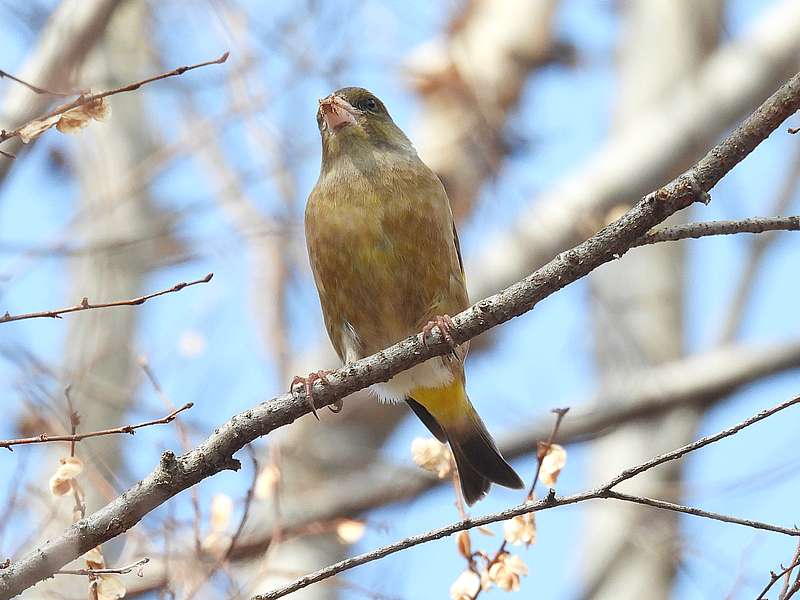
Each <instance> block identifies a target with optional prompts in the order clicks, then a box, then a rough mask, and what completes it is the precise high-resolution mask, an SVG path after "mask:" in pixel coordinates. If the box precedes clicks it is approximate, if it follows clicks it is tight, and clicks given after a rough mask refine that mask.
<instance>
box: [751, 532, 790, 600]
mask: <svg viewBox="0 0 800 600" xmlns="http://www.w3.org/2000/svg"><path fill="white" fill-rule="evenodd" d="M798 548H800V545H798ZM798 565H800V556H798V555H797V554H795V557H794V560H793V561H792V562H791V564H790V565H789V566H788V567H786V568H785V569H783V570H782V571H780V572H779V573H775V572H772V573H770V577H769V583H767V585H765V586H764V589H763V590H761V593H760V594H759V595H758V596H757V597H756V600H764V599H765V598H766V597H767V592H768V591H769V590H770V588H771V587H772V586H773V585H775V582H777V581H778V580H779V579H780V578H781V577H783V576H784V575H785V576H786V583H785V584H784V586H783V589H782V590H781V593H780V594H779V595H778V598H785V597H786V592H787V590H788V588H789V583H790V580H791V577H790V575H791V573H792V571H793V570H794V568H795V567H797V566H798Z"/></svg>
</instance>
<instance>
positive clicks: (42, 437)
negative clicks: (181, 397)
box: [0, 402, 194, 452]
mask: <svg viewBox="0 0 800 600" xmlns="http://www.w3.org/2000/svg"><path fill="white" fill-rule="evenodd" d="M192 406H194V403H193V402H187V403H186V404H184V405H183V406H181V407H180V408H178V409H176V410H174V411H172V412H171V413H169V414H168V415H167V416H166V417H162V418H160V419H154V420H152V421H145V422H144V423H137V424H136V425H123V426H122V427H115V428H113V429H101V430H99V431H90V432H87V433H72V434H71V435H50V434H48V433H40V434H39V435H36V436H33V437H27V438H17V439H14V440H0V448H7V449H8V450H11V451H12V452H13V448H12V446H21V445H23V444H48V443H51V442H70V444H71V445H72V447H73V448H74V444H75V442H80V441H81V440H85V439H87V438H93V437H100V436H103V435H114V434H118V433H129V434H131V435H133V434H134V433H135V432H136V430H137V429H141V428H142V427H150V426H151V425H165V424H167V423H171V422H172V421H174V420H175V417H177V416H178V413H181V412H183V411H184V410H188V409H190V408H192ZM73 452H74V451H73Z"/></svg>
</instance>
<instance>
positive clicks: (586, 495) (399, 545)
mask: <svg viewBox="0 0 800 600" xmlns="http://www.w3.org/2000/svg"><path fill="white" fill-rule="evenodd" d="M796 404H800V396H796V397H794V398H792V399H791V400H787V401H786V402H782V403H780V404H777V405H776V406H773V407H772V408H769V409H766V410H763V411H761V412H760V413H758V414H757V415H754V416H753V417H750V418H749V419H746V420H744V421H742V422H741V423H738V424H737V425H735V426H733V427H731V428H729V429H725V430H723V431H720V432H719V433H717V434H715V435H712V436H708V437H705V438H703V439H701V440H698V441H696V442H693V443H691V444H687V445H685V446H682V447H681V448H678V449H676V450H673V451H672V452H667V453H666V454H662V455H660V456H657V457H655V458H653V459H652V460H649V461H647V462H644V463H641V464H639V465H636V466H635V467H631V468H630V469H626V470H625V471H623V472H622V473H620V474H619V475H617V476H616V477H614V478H613V479H611V480H610V481H608V482H607V483H605V484H603V485H601V486H600V487H598V488H595V489H593V490H590V491H587V492H582V493H579V494H573V495H571V496H564V497H563V498H557V497H556V495H555V490H553V489H551V490H550V495H549V496H548V497H547V498H545V499H543V500H540V501H538V502H534V503H524V504H521V505H519V506H516V507H514V508H509V509H506V510H504V511H501V512H497V513H493V514H489V515H485V516H483V517H478V518H476V519H467V520H465V521H460V522H458V523H452V524H450V525H447V526H445V527H440V528H438V529H433V530H431V531H428V532H426V533H422V534H419V535H415V536H411V537H407V538H405V539H403V540H400V541H398V542H395V543H393V544H389V545H387V546H383V547H382V548H378V549H377V550H373V551H371V552H366V553H364V554H360V555H359V556H354V557H352V558H348V559H346V560H343V561H340V562H338V563H336V564H333V565H330V566H328V567H325V568H323V569H320V570H319V571H317V572H315V573H311V574H310V575H306V576H305V577H301V578H300V579H298V580H296V581H294V582H292V583H290V584H288V585H285V586H283V587H280V588H277V589H275V590H273V591H271V592H268V593H266V594H261V595H258V596H254V597H253V598H252V599H251V600H277V599H278V598H282V597H284V596H286V595H288V594H291V593H293V592H296V591H297V590H300V589H302V588H304V587H308V586H309V585H311V584H313V583H317V582H319V581H322V580H324V579H328V578H329V577H333V576H334V575H337V574H339V573H341V572H343V571H347V570H349V569H352V568H353V567H358V566H361V565H363V564H366V563H368V562H373V561H375V560H379V559H381V558H384V557H386V556H389V555H390V554H394V553H396V552H400V551H401V550H405V549H407V548H411V547H413V546H418V545H420V544H424V543H426V542H430V541H433V540H438V539H440V538H443V537H447V536H449V535H451V534H453V533H457V532H459V531H465V530H467V529H472V528H473V527H480V526H482V525H489V524H490V523H496V522H498V521H507V520H508V519H511V518H512V517H516V516H519V515H523V514H526V513H532V512H539V511H542V510H548V509H551V508H556V507H558V506H566V505H569V504H577V503H578V502H585V501H587V500H599V499H613V500H621V501H624V502H633V503H636V504H645V505H647V506H653V507H656V508H660V509H663V510H671V511H675V512H680V513H685V514H689V515H694V516H699V517H704V518H707V519H713V520H715V521H723V522H725V523H734V524H736V525H742V526H745V527H751V528H754V529H761V530H765V531H772V532H775V533H782V534H785V535H790V536H795V537H800V529H797V528H788V527H781V526H778V525H772V524H770V523H764V522H761V521H753V520H750V519H740V518H738V517H732V516H729V515H723V514H719V513H714V512H710V511H706V510H703V509H700V508H695V507H692V506H683V505H681V504H674V503H672V502H664V501H662V500H656V499H654V498H646V497H642V496H632V495H630V494H623V493H621V492H617V491H614V490H613V488H614V487H615V486H616V485H619V484H620V483H622V482H623V481H626V480H628V479H631V478H632V477H635V476H636V475H639V474H641V473H643V472H645V471H648V470H650V469H652V468H654V467H656V466H658V465H661V464H663V463H665V462H669V461H671V460H677V459H679V458H681V457H683V456H685V455H686V454H688V453H689V452H693V451H695V450H698V449H700V448H702V447H704V446H707V445H708V444H711V443H714V442H718V441H719V440H721V439H724V438H726V437H730V436H732V435H735V434H736V433H738V432H739V431H741V430H742V429H744V428H745V427H749V426H750V425H754V424H755V423H758V422H759V421H763V420H764V419H766V418H768V417H770V416H772V415H774V414H776V413H778V412H780V411H782V410H786V409H787V408H790V407H792V406H794V405H796Z"/></svg>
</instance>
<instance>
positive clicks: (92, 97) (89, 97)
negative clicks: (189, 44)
mask: <svg viewBox="0 0 800 600" xmlns="http://www.w3.org/2000/svg"><path fill="white" fill-rule="evenodd" d="M228 56H229V53H228V52H225V53H223V54H222V55H221V56H220V57H219V58H215V59H214V60H208V61H205V62H201V63H198V64H195V65H189V66H183V67H178V68H177V69H173V70H172V71H167V72H166V73H161V74H160V75H155V76H153V77H148V78H147V79H142V80H141V81H137V82H135V83H129V84H128V85H124V86H122V87H118V88H114V89H113V90H107V91H105V92H98V93H96V94H81V95H80V96H78V97H77V98H76V99H75V100H73V101H72V102H67V103H66V104H62V105H61V106H59V107H57V108H55V109H53V110H52V111H50V112H49V113H47V114H46V115H42V116H41V117H37V118H35V119H32V120H31V121H28V122H26V123H24V124H22V125H20V126H19V127H17V128H16V129H14V130H13V131H6V130H5V129H3V130H2V131H0V144H1V143H3V142H5V141H6V140H10V139H11V138H15V137H19V135H20V133H21V132H22V130H23V129H25V127H27V126H28V125H30V124H31V123H33V122H34V121H46V120H47V119H50V118H51V117H55V116H57V115H62V114H64V113H65V112H67V111H69V110H72V109H73V108H78V107H79V106H84V105H89V104H93V103H95V102H97V101H98V100H102V99H103V98H107V97H108V96H114V95H116V94H122V93H124V92H132V91H134V90H138V89H139V88H140V87H142V86H143V85H147V84H148V83H152V82H154V81H160V80H161V79H167V78H168V77H175V76H177V75H183V74H184V73H186V71H191V70H193V69H199V68H201V67H207V66H209V65H219V64H222V63H224V62H225V61H226V60H228ZM14 79H15V81H20V80H19V79H16V78H14ZM21 83H22V82H21ZM25 85H28V84H25ZM53 125H55V122H54V123H53ZM23 141H24V138H23Z"/></svg>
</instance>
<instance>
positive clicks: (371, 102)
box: [359, 98, 378, 112]
mask: <svg viewBox="0 0 800 600" xmlns="http://www.w3.org/2000/svg"><path fill="white" fill-rule="evenodd" d="M359 108H361V109H362V110H368V111H369V112H377V110H378V102H377V101H376V100H375V98H367V99H366V100H362V101H361V104H360V106H359Z"/></svg>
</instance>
